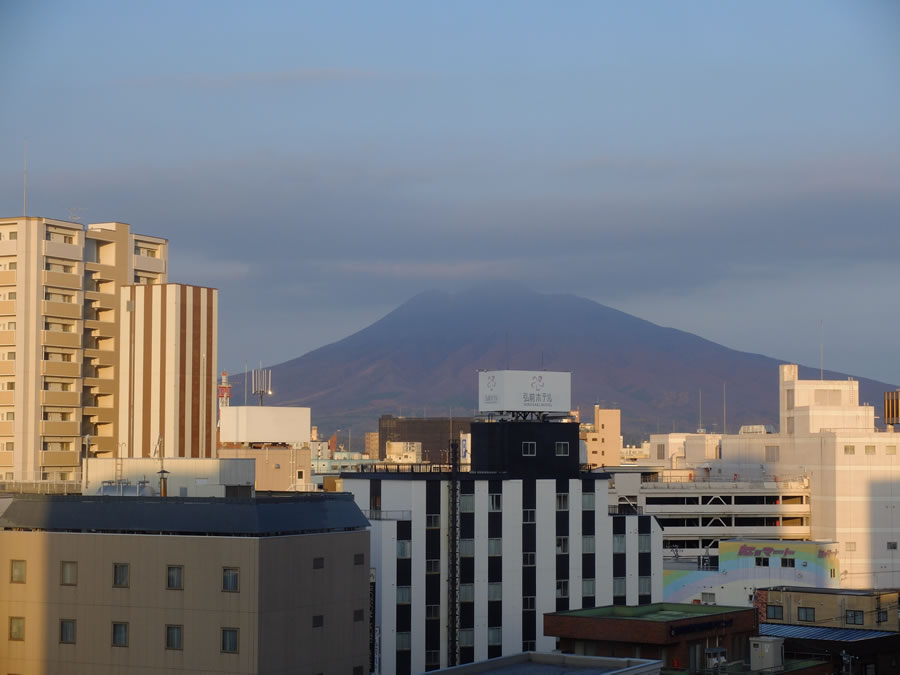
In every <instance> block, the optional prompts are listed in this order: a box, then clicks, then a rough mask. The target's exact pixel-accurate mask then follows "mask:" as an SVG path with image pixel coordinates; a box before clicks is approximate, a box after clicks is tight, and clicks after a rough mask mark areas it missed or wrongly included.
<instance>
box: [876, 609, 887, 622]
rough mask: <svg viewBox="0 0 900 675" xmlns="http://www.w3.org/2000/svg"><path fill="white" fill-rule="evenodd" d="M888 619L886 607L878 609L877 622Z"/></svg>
mask: <svg viewBox="0 0 900 675" xmlns="http://www.w3.org/2000/svg"><path fill="white" fill-rule="evenodd" d="M887 620H888V612H887V610H886V609H879V610H878V623H885V622H886V621H887Z"/></svg>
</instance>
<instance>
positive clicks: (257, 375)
mask: <svg viewBox="0 0 900 675" xmlns="http://www.w3.org/2000/svg"><path fill="white" fill-rule="evenodd" d="M253 395H254V396H259V404H260V405H262V404H263V397H265V396H271V395H272V370H271V369H270V368H263V367H262V361H260V362H259V368H254V369H253Z"/></svg>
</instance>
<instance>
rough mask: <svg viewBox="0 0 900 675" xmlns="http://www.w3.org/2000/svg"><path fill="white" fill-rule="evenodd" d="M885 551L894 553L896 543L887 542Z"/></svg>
mask: <svg viewBox="0 0 900 675" xmlns="http://www.w3.org/2000/svg"><path fill="white" fill-rule="evenodd" d="M887 550H888V551H896V550H897V542H896V541H889V542H888V543H887Z"/></svg>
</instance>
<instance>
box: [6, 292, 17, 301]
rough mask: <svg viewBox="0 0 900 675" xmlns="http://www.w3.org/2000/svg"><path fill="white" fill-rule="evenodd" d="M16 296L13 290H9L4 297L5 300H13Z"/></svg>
mask: <svg viewBox="0 0 900 675" xmlns="http://www.w3.org/2000/svg"><path fill="white" fill-rule="evenodd" d="M17 297H18V296H17V295H16V292H15V291H10V292H9V293H7V295H6V299H7V300H15V299H16V298H17Z"/></svg>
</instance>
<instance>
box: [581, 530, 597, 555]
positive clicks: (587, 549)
mask: <svg viewBox="0 0 900 675" xmlns="http://www.w3.org/2000/svg"><path fill="white" fill-rule="evenodd" d="M581 552H582V553H594V535H592V534H586V535H584V536H583V537H582V538H581Z"/></svg>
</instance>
